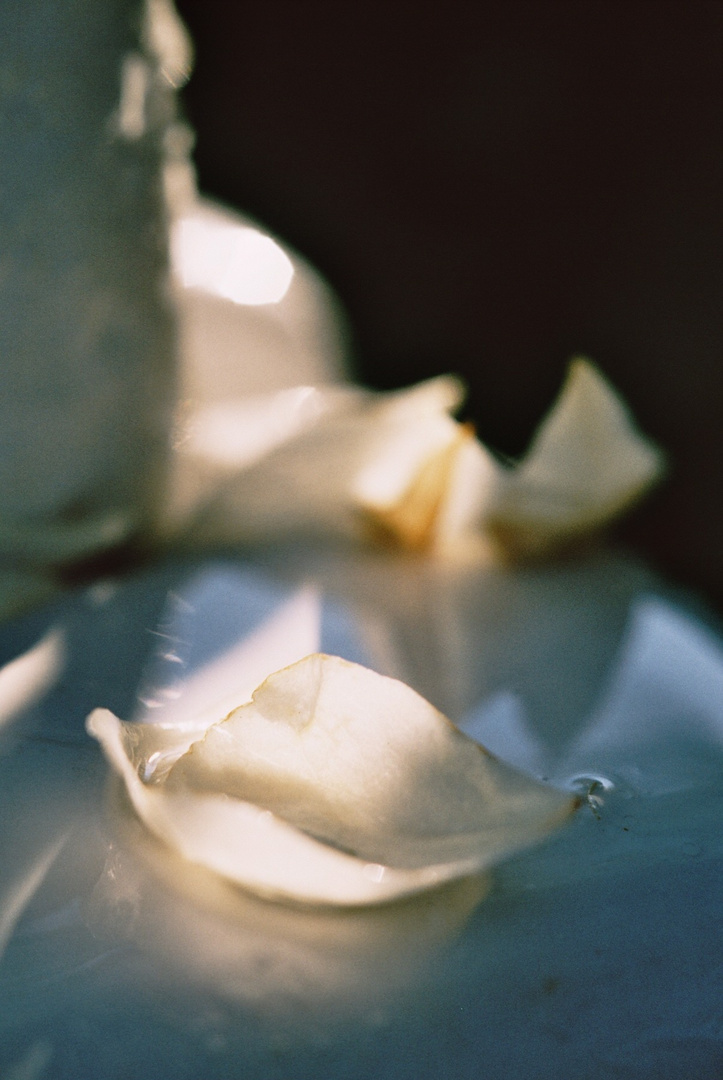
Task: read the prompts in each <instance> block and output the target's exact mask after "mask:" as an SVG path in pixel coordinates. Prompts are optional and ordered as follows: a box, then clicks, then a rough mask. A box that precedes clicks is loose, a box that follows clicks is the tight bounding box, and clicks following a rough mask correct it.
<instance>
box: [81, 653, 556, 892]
mask: <svg viewBox="0 0 723 1080" xmlns="http://www.w3.org/2000/svg"><path fill="white" fill-rule="evenodd" d="M88 730H89V731H90V733H91V734H92V735H94V736H95V737H96V738H97V739H98V740H99V741H100V743H101V745H102V747H103V750H104V752H105V754H106V756H107V757H108V759H109V761H110V763H111V765H112V766H113V768H114V769H115V771H116V772H117V773H118V774H119V776H120V777H121V779H122V781H123V783H124V785H125V789H126V792H127V795H128V797H129V799H130V801H131V803H132V805H133V807H134V809H135V811H136V813H137V814H138V816H139V817H140V818H141V819H142V820H143V821H144V823H145V824H146V826H147V827H148V828H149V829H150V830H151V831H152V832H153V833H155V834H156V835H157V836H158V837H159V838H161V839H162V840H164V841H165V842H166V843H168V844H170V845H171V846H172V847H174V848H175V849H176V850H177V851H179V852H180V853H181V854H182V855H184V856H185V857H186V858H187V859H189V860H191V861H192V862H195V863H200V864H201V865H203V866H205V867H207V868H208V869H211V870H214V871H216V872H217V873H219V874H221V875H223V876H224V877H226V878H229V879H231V880H232V881H234V882H237V883H238V884H240V885H243V886H246V887H247V888H249V889H251V890H253V891H255V892H258V893H261V894H264V895H270V896H276V897H282V898H286V899H292V900H295V901H302V902H307V903H321V904H323V903H330V904H341V905H358V904H370V903H379V902H382V901H386V900H391V899H394V898H396V897H400V896H405V895H410V894H413V893H416V892H420V891H422V890H424V889H427V888H430V887H433V886H435V885H438V884H441V883H442V882H445V881H449V880H452V879H455V878H460V877H464V876H467V875H470V874H473V873H476V872H479V871H481V870H483V869H485V868H486V867H488V866H490V865H492V864H493V863H495V862H497V861H499V860H500V859H502V858H504V857H506V856H508V855H509V854H511V853H512V852H514V851H517V850H518V849H520V848H524V847H526V846H528V845H530V844H533V843H535V842H536V841H539V840H541V839H542V838H543V837H544V836H545V835H546V834H548V833H549V832H550V831H552V830H553V829H554V828H555V827H556V826H557V825H559V824H561V823H562V821H563V820H564V819H565V818H566V817H567V816H568V814H569V813H570V812H571V810H572V809H573V807H574V801H573V800H571V799H570V796H569V794H565V793H562V792H559V791H557V790H555V789H552V788H549V787H546V786H545V785H543V784H540V783H538V782H537V781H535V780H532V779H530V778H529V777H527V776H525V775H523V774H522V773H519V772H517V771H516V770H514V769H512V768H511V767H509V766H507V765H505V764H504V763H503V762H501V761H499V760H497V759H496V758H494V757H492V756H490V755H489V754H487V753H486V752H485V751H484V750H483V749H481V748H480V747H479V746H478V745H477V744H476V743H474V742H473V741H472V740H470V739H468V738H467V737H466V736H464V735H463V734H462V733H461V732H460V731H458V730H457V728H455V727H454V726H453V725H452V724H451V723H450V722H449V721H448V720H447V719H446V718H445V717H444V716H442V714H441V713H439V712H437V710H436V709H434V708H433V706H432V705H430V704H429V703H428V702H427V701H425V700H424V699H423V698H421V697H420V696H419V695H418V694H416V693H415V692H414V691H413V690H412V689H410V688H409V687H408V686H405V685H404V684H403V683H400V682H398V681H397V680H395V679H388V678H386V677H384V676H381V675H377V674H376V673H375V672H372V671H369V670H368V669H366V668H363V667H360V666H359V665H357V664H351V663H349V662H347V661H345V660H341V659H339V658H338V657H332V656H324V655H321V654H313V655H312V656H309V657H307V658H306V659H304V660H301V661H299V662H298V663H296V664H293V665H291V666H290V667H288V668H285V669H283V670H282V671H279V672H277V673H275V674H274V675H271V676H270V677H269V678H268V679H267V680H266V681H265V682H264V683H263V684H262V685H261V686H260V687H259V688H258V689H257V691H256V693H255V694H254V696H253V700H252V701H251V702H249V703H248V704H246V705H242V706H241V707H240V708H238V709H236V710H235V711H234V712H232V713H231V714H230V715H229V716H228V717H227V718H226V719H225V720H223V721H221V722H219V723H217V724H213V725H211V726H210V727H209V728H208V730H207V731H206V732H205V734H204V735H203V736H202V737H201V738H196V741H195V742H193V743H192V744H191V745H190V746H189V741H190V739H189V736H188V734H187V733H184V732H181V731H179V732H174V731H169V730H168V729H159V728H157V727H154V726H153V725H148V724H127V723H123V722H122V721H120V720H118V719H117V718H116V717H114V716H113V715H112V714H111V713H109V712H107V711H106V710H96V711H95V712H94V713H92V714H91V716H90V717H89V720H88Z"/></svg>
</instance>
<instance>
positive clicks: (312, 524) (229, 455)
mask: <svg viewBox="0 0 723 1080" xmlns="http://www.w3.org/2000/svg"><path fill="white" fill-rule="evenodd" d="M463 396H464V390H463V387H462V386H461V384H460V383H459V381H458V380H457V379H455V378H454V377H452V376H440V377H439V378H437V379H431V380H429V381H428V382H426V383H422V384H420V385H419V386H416V387H411V388H409V389H407V390H403V391H397V392H395V393H391V394H375V393H372V392H369V391H366V392H365V391H363V390H361V389H360V388H356V389H355V388H353V387H347V388H341V387H339V388H334V389H332V388H324V387H319V388H317V389H316V390H312V389H311V388H309V387H305V388H297V389H296V390H295V391H293V392H292V391H288V390H287V391H284V392H283V394H269V395H267V397H266V398H265V399H256V400H255V402H254V404H253V410H255V411H256V415H257V419H258V421H259V422H258V423H257V424H256V425H254V424H252V423H249V415H248V414H249V412H250V411H251V408H252V406H251V404H250V402H249V401H248V399H247V402H246V403H244V402H243V401H237V402H235V403H234V402H229V403H228V405H227V407H226V408H225V410H224V411H223V412H221V409H220V407H216V408H215V409H211V408H209V407H208V406H206V407H205V408H203V407H202V408H199V409H197V410H196V411H195V412H193V411H192V412H190V414H189V415H188V416H187V417H186V436H185V439H184V440H182V441H181V442H179V447H178V458H177V468H176V482H175V493H174V499H173V505H172V508H171V512H170V519H171V522H172V524H173V527H176V528H177V527H179V525H180V526H181V527H183V525H184V518H185V519H186V522H187V528H188V532H187V538H188V539H189V540H191V541H193V542H195V543H209V542H210V543H219V542H220V543H234V542H237V541H239V542H259V541H264V540H269V539H273V538H277V537H280V536H296V537H299V536H304V535H306V536H309V535H314V536H316V537H320V536H324V535H335V536H344V537H347V538H353V539H356V540H360V539H364V540H372V539H376V540H377V541H381V542H384V543H386V544H391V545H392V546H399V547H402V548H406V549H409V550H416V551H431V552H433V553H434V554H436V555H442V556H445V557H447V556H454V557H455V558H459V557H464V558H469V557H472V558H474V559H480V558H482V559H489V558H490V557H493V556H498V557H499V556H501V557H502V558H526V557H539V556H541V555H547V554H550V553H552V552H554V551H555V550H556V549H557V548H559V547H561V546H564V545H565V544H569V543H571V542H572V541H575V540H577V539H578V538H580V537H582V536H585V535H586V534H588V533H589V532H592V531H594V530H596V529H599V528H601V527H602V526H603V525H605V524H606V523H607V522H608V521H609V520H611V519H613V518H614V517H615V516H616V515H618V514H619V513H621V512H622V511H623V510H625V509H626V508H627V507H628V506H629V505H630V504H631V503H632V502H633V501H635V499H636V498H638V497H640V496H641V495H642V494H643V492H644V491H645V490H646V489H647V488H648V487H649V486H650V485H651V484H652V483H654V481H655V480H656V479H657V478H658V477H659V475H660V474H661V472H662V468H663V459H662V455H661V453H660V451H659V450H658V449H657V447H655V446H654V445H653V444H652V443H651V442H650V441H649V440H648V439H646V438H645V437H644V436H642V435H641V434H639V433H638V432H637V431H636V429H635V427H634V424H633V421H632V418H631V416H630V414H629V412H628V410H627V408H626V406H625V404H624V403H623V401H622V399H621V398H620V397H619V396H618V395H617V394H616V392H615V391H614V390H613V388H612V387H611V386H610V385H609V384H608V383H607V382H606V380H605V379H604V378H603V376H602V375H601V374H600V373H599V372H598V371H597V370H596V369H595V368H594V367H593V365H592V364H590V363H589V362H588V361H586V360H582V359H577V360H574V361H573V362H572V364H571V366H570V373H569V375H568V378H567V381H566V383H565V385H564V387H563V389H562V391H561V393H560V396H559V398H558V400H557V402H556V403H555V405H554V406H553V408H552V410H551V411H550V413H549V415H548V416H547V417H546V418H545V420H544V421H543V423H542V425H541V427H540V429H539V432H538V434H537V436H536V438H535V440H534V441H533V444H532V446H531V448H530V450H529V452H528V454H527V456H526V457H525V458H523V460H522V461H521V462H520V464H519V465H517V466H507V465H505V464H503V463H502V462H500V461H498V460H497V459H496V458H495V457H494V456H493V455H492V454H491V453H490V452H489V451H488V450H487V449H486V448H485V446H484V445H483V444H482V443H481V442H479V441H478V440H477V439H475V437H474V433H473V431H472V429H471V428H470V427H469V426H468V425H461V424H459V423H457V422H456V421H455V420H454V418H453V415H452V414H453V413H454V411H455V410H456V409H457V408H458V407H459V405H460V404H461V402H462V400H463ZM235 428H237V429H238V431H239V432H241V431H242V430H244V431H245V433H246V435H247V436H248V438H247V439H246V440H245V441H244V440H240V439H238V438H235V437H234V429H235ZM224 432H225V434H224ZM254 432H255V434H254ZM189 521H190V524H188V522H189Z"/></svg>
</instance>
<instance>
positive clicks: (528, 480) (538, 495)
mask: <svg viewBox="0 0 723 1080" xmlns="http://www.w3.org/2000/svg"><path fill="white" fill-rule="evenodd" d="M663 467H664V462H663V455H662V453H661V451H660V450H659V449H658V448H657V447H656V446H655V445H654V444H653V443H652V442H650V441H649V440H648V439H647V438H645V437H644V436H643V435H641V434H639V433H638V431H636V429H635V426H634V423H633V420H632V417H631V415H630V412H629V410H628V408H627V406H626V405H625V403H624V402H623V401H622V399H621V398H620V396H619V395H618V394H617V393H616V391H615V390H614V389H613V388H612V386H610V384H609V383H608V382H607V381H606V379H604V378H603V376H602V375H601V374H600V372H599V371H598V370H597V368H595V367H594V365H593V364H591V363H590V362H589V361H588V360H585V359H583V358H577V359H575V360H573V361H572V363H571V365H570V369H569V372H568V376H567V380H566V382H565V385H564V386H563V388H562V392H561V393H560V396H559V398H558V400H557V402H556V403H555V405H554V406H553V408H552V410H551V412H550V413H549V415H548V416H547V417H546V418H545V420H544V421H543V422H542V424H541V426H540V428H539V429H538V431H537V433H536V435H535V437H534V439H533V441H532V445H531V446H530V448H529V450H528V452H527V454H526V456H525V457H524V458H523V460H522V461H521V462H520V463H519V464H518V465H517V466H515V467H514V468H511V469H503V468H500V471H499V474H498V478H497V484H496V486H495V489H494V494H493V497H492V499H491V502H490V505H489V506H488V508H487V510H486V513H485V522H486V526H487V528H488V529H489V530H490V532H492V533H493V534H494V535H495V536H496V538H497V540H498V541H499V542H500V543H501V545H502V546H503V548H505V549H507V551H508V552H510V553H511V554H513V555H522V556H526V555H533V556H534V555H539V554H543V553H544V552H546V551H547V550H549V549H551V548H553V547H555V546H557V545H559V544H560V543H565V542H567V541H569V540H570V539H572V538H574V537H577V536H580V535H582V534H585V533H588V532H590V531H591V530H594V529H597V528H599V527H600V526H602V525H604V524H605V523H606V522H607V521H610V520H611V519H613V518H614V517H616V516H617V515H618V514H620V513H621V512H622V511H623V510H625V509H626V508H627V507H629V506H630V505H631V503H633V502H634V501H635V500H636V499H638V498H639V497H640V496H641V495H642V494H643V493H644V492H645V490H646V489H647V488H649V487H650V486H651V485H652V484H653V483H655V481H656V480H658V479H659V478H660V476H661V475H662V472H663Z"/></svg>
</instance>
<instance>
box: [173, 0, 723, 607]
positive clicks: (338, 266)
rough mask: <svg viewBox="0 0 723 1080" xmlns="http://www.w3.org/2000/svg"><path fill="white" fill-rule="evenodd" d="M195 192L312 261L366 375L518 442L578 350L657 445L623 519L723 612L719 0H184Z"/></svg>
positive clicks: (508, 445)
mask: <svg viewBox="0 0 723 1080" xmlns="http://www.w3.org/2000/svg"><path fill="white" fill-rule="evenodd" d="M177 6H178V8H179V11H180V13H181V14H182V16H183V18H184V19H185V21H186V23H187V25H188V26H189V28H190V30H191V33H192V36H193V38H194V40H195V44H196V67H195V72H194V75H193V77H192V79H191V81H190V83H189V85H188V87H187V89H186V91H185V107H186V111H187V113H188V115H189V117H190V119H191V121H192V123H193V125H194V126H195V128H196V130H197V148H196V155H195V158H196V163H197V166H198V171H199V179H200V185H201V188H202V190H204V191H205V192H206V193H208V194H211V195H214V196H216V197H218V198H221V199H223V200H225V201H227V202H229V203H231V204H234V205H236V206H239V207H241V208H242V209H244V210H245V211H247V212H249V213H251V214H252V215H254V216H256V217H257V218H259V219H260V220H261V221H263V222H264V223H265V224H266V225H268V226H269V227H270V228H271V229H272V230H273V231H274V232H276V233H277V234H278V235H279V236H280V237H281V238H282V239H284V240H285V241H287V242H288V243H291V244H292V245H293V246H294V247H296V248H297V249H298V250H299V251H300V252H301V253H302V254H303V255H305V256H306V257H307V258H309V259H310V260H311V261H312V262H313V263H315V264H316V266H317V267H318V268H319V269H320V270H321V271H322V272H323V273H324V274H325V275H326V276H327V278H328V279H329V280H330V282H331V283H332V284H333V286H334V287H335V288H336V290H337V292H338V293H339V295H340V296H341V298H342V301H343V303H344V305H345V307H346V309H347V312H348V314H349V316H350V320H351V325H352V329H353V334H354V357H355V364H356V375H357V377H358V378H359V379H361V380H362V381H364V382H366V383H368V384H370V385H372V386H376V387H380V388H386V387H395V386H400V385H403V384H406V383H409V382H413V381H416V380H419V379H422V378H425V377H427V376H430V375H434V374H437V373H439V372H444V371H455V372H457V373H459V374H461V375H463V376H464V378H465V379H466V380H467V382H468V383H469V386H470V398H469V404H468V410H467V415H468V416H469V417H470V418H472V419H473V420H474V421H475V423H476V424H477V427H478V430H479V433H480V436H481V437H482V439H483V440H484V441H486V442H488V443H489V444H491V445H492V446H494V447H496V448H497V449H499V450H502V451H504V452H506V453H509V454H517V453H519V452H520V451H521V450H522V449H523V448H524V446H525V444H526V442H527V440H528V439H529V437H530V435H531V433H532V431H533V429H534V426H535V424H536V422H537V421H539V419H540V418H541V416H542V414H543V413H544V411H545V409H546V408H547V407H548V406H549V404H550V402H551V401H552V399H553V397H554V395H555V393H556V391H557V390H558V388H559V386H560V383H561V381H562V377H563V373H564V370H565V366H566V363H567V360H568V359H569V357H570V356H571V355H572V354H573V353H576V352H582V353H585V354H587V355H589V356H591V357H593V358H594V359H595V360H596V361H597V362H598V364H599V365H600V367H601V368H602V370H603V371H604V372H605V373H606V374H607V375H608V376H609V378H610V379H611V380H612V381H613V383H614V384H615V385H616V386H617V387H618V388H619V389H620V390H621V391H622V393H623V395H624V396H625V397H626V398H627V399H628V401H629V402H630V403H631V405H632V407H633V409H634V412H635V414H636V415H637V417H638V419H639V422H640V424H641V427H642V428H643V429H644V430H645V431H647V432H648V433H649V434H651V435H652V436H653V437H654V438H655V439H656V440H657V441H658V442H659V443H660V444H661V445H662V446H663V447H664V448H666V449H667V451H668V452H669V455H670V461H671V472H670V475H669V478H668V480H667V481H666V483H665V484H664V485H663V486H662V487H661V488H660V489H659V491H658V492H657V493H656V494H655V495H654V496H653V497H652V498H650V499H649V500H648V501H647V502H646V503H645V505H644V506H643V507H641V508H640V509H639V510H638V511H636V512H635V513H634V514H633V515H632V516H631V517H630V518H629V519H628V520H627V521H626V522H625V523H624V524H623V525H622V526H621V528H620V530H619V531H620V533H621V534H622V536H623V538H624V539H625V540H626V541H628V542H630V543H632V544H633V545H634V546H635V547H636V548H637V549H638V550H641V551H644V552H645V553H646V555H648V556H649V557H650V558H652V560H653V562H654V563H656V564H657V565H658V566H659V567H660V568H661V569H663V570H664V571H665V572H666V573H667V574H668V575H670V576H672V577H673V578H674V579H676V580H677V581H679V582H680V583H681V584H683V585H685V586H691V587H693V588H696V589H702V590H703V591H704V592H705V593H706V595H707V596H708V597H709V598H710V599H712V600H713V601H714V603H716V604H717V605H718V606H719V608H723V513H722V509H721V505H722V504H723V493H722V492H721V483H720V473H721V463H722V458H723V454H722V453H721V450H722V443H723V430H722V429H723V423H722V422H721V419H722V414H723V408H722V406H723V367H722V365H721V359H722V355H721V354H722V351H723V350H722V346H723V327H722V321H721V315H720V301H721V296H722V295H723V273H722V272H721V270H722V267H721V250H722V246H721V229H720V222H721V217H720V205H721V203H720V196H721V174H722V171H723V170H722V168H721V165H722V155H721V151H722V142H723V138H722V136H723V89H722V85H723V82H722V80H721V55H722V54H721V43H722V37H723V34H722V27H723V4H721V3H695V2H687V3H664V2H654V0H650V2H639V0H638V2H635V0H633V2H620V3H616V2H611V0H600V2H595V3H587V2H579V3H575V2H569V3H545V2H537V3H523V2H519V0H518V2H514V0H513V2H506V3H500V2H487V3H485V2H481V3H464V2H460V0H446V2H445V3H442V2H439V3H435V4H425V3H417V4H411V3H396V4H395V3H391V2H390V3H370V2H366V3H360V2H355V3H341V2H340V0H334V2H332V0H303V2H302V0H296V2H294V0H264V2H263V3H261V2H256V3H250V2H249V3H243V2H231V0H178V4H177Z"/></svg>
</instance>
